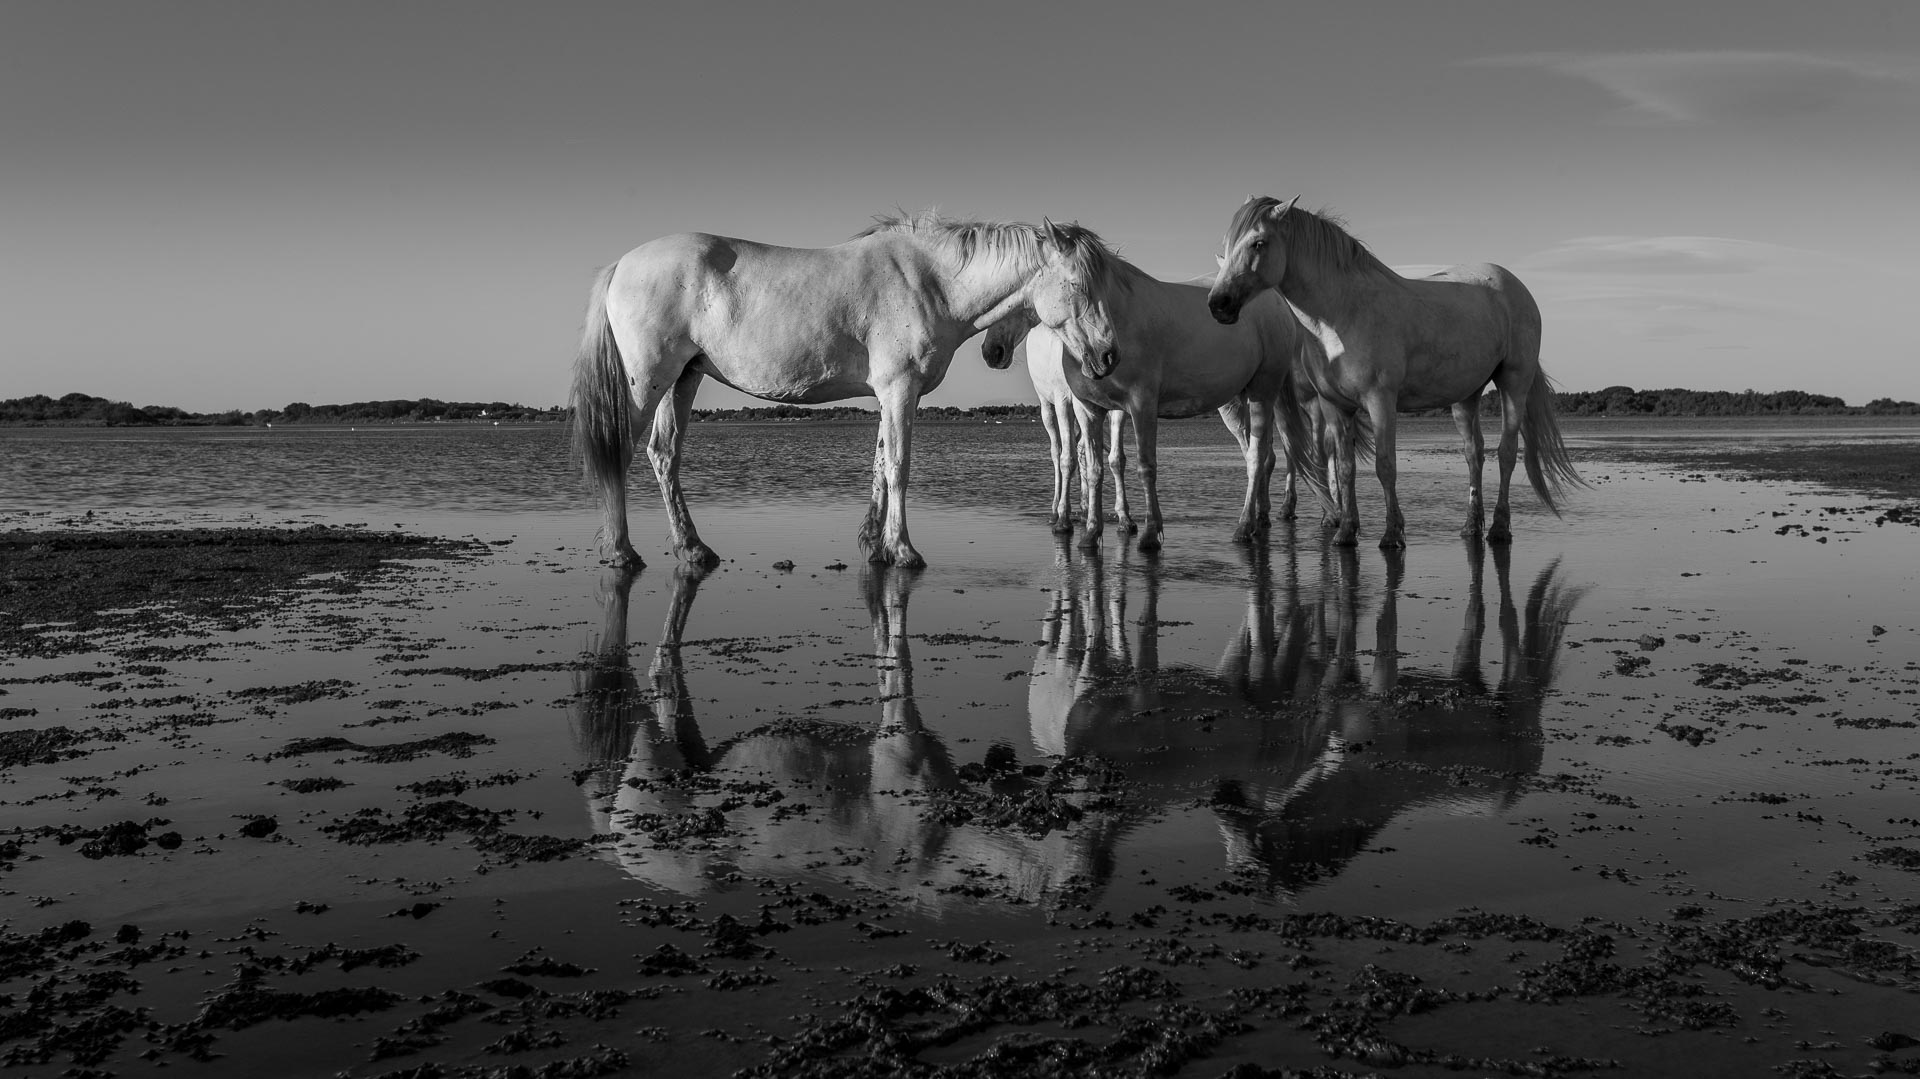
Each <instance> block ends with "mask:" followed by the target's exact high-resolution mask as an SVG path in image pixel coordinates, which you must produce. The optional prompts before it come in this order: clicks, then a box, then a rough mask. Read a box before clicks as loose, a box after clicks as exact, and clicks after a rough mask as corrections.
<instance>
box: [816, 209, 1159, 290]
mask: <svg viewBox="0 0 1920 1079" xmlns="http://www.w3.org/2000/svg"><path fill="white" fill-rule="evenodd" d="M1054 227H1055V228H1057V229H1059V230H1060V232H1061V233H1062V234H1063V235H1064V236H1066V238H1067V243H1068V247H1069V251H1068V257H1069V258H1070V259H1071V260H1072V261H1073V264H1074V268H1075V269H1076V270H1077V271H1078V272H1079V273H1080V275H1081V277H1082V279H1083V280H1085V281H1087V282H1088V283H1089V284H1091V285H1092V286H1093V287H1095V288H1097V289H1104V288H1105V287H1106V286H1107V285H1108V284H1109V283H1111V282H1112V281H1113V279H1114V275H1115V271H1116V270H1117V269H1120V268H1123V267H1124V268H1125V269H1129V270H1132V269H1134V267H1133V265H1132V264H1131V263H1128V262H1127V261H1126V260H1124V259H1122V258H1121V257H1120V255H1119V253H1118V252H1116V251H1114V249H1113V248H1111V247H1109V246H1108V245H1107V242H1106V241H1105V240H1102V239H1101V238H1100V237H1099V236H1098V235H1096V234H1095V233H1094V231H1093V230H1092V229H1090V228H1086V227H1085V226H1082V225H1077V224H1067V225H1055V226H1054ZM883 232H896V233H905V234H906V235H909V236H913V237H916V238H918V239H923V240H927V241H930V242H932V243H934V244H937V245H939V246H941V247H945V248H947V249H948V250H950V251H952V252H953V253H954V254H955V255H957V256H958V257H959V259H960V264H961V265H962V266H965V265H967V264H968V263H970V262H972V261H973V260H974V259H976V258H979V257H981V256H983V255H984V256H988V257H995V258H1006V259H1013V260H1015V261H1018V262H1019V263H1020V264H1022V265H1028V266H1031V265H1034V264H1037V263H1038V262H1039V261H1040V259H1041V248H1040V245H1041V243H1042V242H1043V240H1042V234H1041V231H1040V226H1038V225H1029V224H1027V223H1026V222H1024V221H955V220H951V219H949V218H945V217H942V216H940V214H939V213H937V212H935V211H933V210H923V211H921V212H920V213H917V214H909V213H904V212H896V213H891V214H875V215H874V217H873V224H871V225H868V226H867V227H866V228H864V229H861V230H860V231H859V232H857V233H855V234H854V235H853V239H856V240H859V239H864V238H866V237H868V236H874V235H878V234H880V233H883ZM1136 272H1137V271H1136Z"/></svg>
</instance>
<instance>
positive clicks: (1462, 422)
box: [1453, 394, 1487, 539]
mask: <svg viewBox="0 0 1920 1079" xmlns="http://www.w3.org/2000/svg"><path fill="white" fill-rule="evenodd" d="M1453 427H1454V430H1456V431H1459V432H1460V452H1461V453H1462V454H1464V455H1466V459H1467V522H1466V523H1465V524H1463V525H1461V526H1460V534H1461V535H1462V536H1464V537H1466V538H1467V539H1479V538H1480V530H1481V529H1482V528H1484V527H1485V526H1486V523H1487V521H1486V518H1487V511H1486V506H1485V503H1484V502H1483V501H1482V500H1481V497H1480V473H1481V462H1482V461H1484V460H1485V457H1486V453H1485V450H1486V446H1485V444H1484V443H1483V442H1482V441H1481V438H1480V395H1479V394H1475V395H1473V396H1472V397H1470V398H1468V399H1467V400H1465V401H1456V402H1454V405H1453Z"/></svg>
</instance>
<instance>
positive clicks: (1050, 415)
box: [1040, 399, 1073, 532]
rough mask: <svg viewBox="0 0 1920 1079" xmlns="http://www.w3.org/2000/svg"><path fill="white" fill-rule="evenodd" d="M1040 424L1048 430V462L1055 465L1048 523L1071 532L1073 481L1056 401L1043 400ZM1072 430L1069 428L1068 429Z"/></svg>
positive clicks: (1057, 529)
mask: <svg viewBox="0 0 1920 1079" xmlns="http://www.w3.org/2000/svg"><path fill="white" fill-rule="evenodd" d="M1040 426H1041V427H1043V428H1045V430H1046V432H1047V463H1048V464H1049V465H1051V466H1052V467H1053V499H1052V501H1051V502H1049V503H1048V504H1047V524H1048V525H1049V526H1050V527H1051V528H1052V529H1053V530H1054V531H1055V532H1062V531H1069V532H1070V531H1072V530H1073V521H1072V520H1071V519H1070V518H1067V509H1066V503H1067V501H1068V496H1067V484H1069V483H1071V482H1073V481H1072V477H1071V476H1070V475H1069V474H1068V467H1069V466H1068V465H1067V456H1066V455H1067V452H1068V451H1067V447H1065V446H1062V445H1061V444H1060V435H1061V431H1060V415H1059V413H1058V412H1057V411H1056V410H1055V404H1054V402H1052V401H1048V400H1044V399H1043V400H1041V402H1040ZM1071 430H1072V428H1068V431H1071ZM1062 525H1064V526H1065V527H1064V528H1063V527H1062Z"/></svg>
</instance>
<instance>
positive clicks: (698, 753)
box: [636, 565, 712, 771]
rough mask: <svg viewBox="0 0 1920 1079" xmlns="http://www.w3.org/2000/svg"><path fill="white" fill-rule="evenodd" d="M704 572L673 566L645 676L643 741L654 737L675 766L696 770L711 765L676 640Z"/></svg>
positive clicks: (652, 739) (685, 626)
mask: <svg viewBox="0 0 1920 1079" xmlns="http://www.w3.org/2000/svg"><path fill="white" fill-rule="evenodd" d="M707 572H708V571H707V569H706V568H705V567H703V566H694V565H682V566H676V567H674V571H673V595H672V596H671V597H670V598H669V599H668V602H667V617H666V621H665V622H664V623H662V624H661V627H660V644H659V646H658V647H657V648H655V649H654V650H653V663H652V664H651V665H650V666H649V667H648V668H647V679H648V681H649V682H650V683H651V684H652V686H653V726H654V732H653V733H652V735H651V737H649V738H648V739H646V741H647V742H648V743H649V744H650V745H651V744H653V743H654V742H655V740H656V739H657V740H658V742H659V743H660V745H661V747H662V748H664V747H665V746H667V745H671V747H672V750H671V751H670V752H671V754H672V755H675V756H677V757H678V758H679V765H678V766H679V767H685V768H693V769H697V770H700V771H705V770H706V769H708V768H710V767H712V761H711V760H710V759H709V754H708V752H707V743H706V739H705V738H704V737H703V736H702V735H701V733H700V724H699V721H698V720H697V719H696V718H695V717H694V714H693V695H692V694H691V693H689V692H687V669H686V666H685V664H683V663H681V661H680V642H681V640H682V639H683V637H684V635H685V633H686V628H687V616H688V615H689V614H691V613H692V611H693V600H694V597H695V596H697V595H698V594H699V592H700V582H701V581H703V580H705V579H706V576H707ZM638 741H639V740H638V739H636V742H638ZM636 755H637V754H636Z"/></svg>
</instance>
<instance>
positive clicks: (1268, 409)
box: [981, 256, 1323, 552]
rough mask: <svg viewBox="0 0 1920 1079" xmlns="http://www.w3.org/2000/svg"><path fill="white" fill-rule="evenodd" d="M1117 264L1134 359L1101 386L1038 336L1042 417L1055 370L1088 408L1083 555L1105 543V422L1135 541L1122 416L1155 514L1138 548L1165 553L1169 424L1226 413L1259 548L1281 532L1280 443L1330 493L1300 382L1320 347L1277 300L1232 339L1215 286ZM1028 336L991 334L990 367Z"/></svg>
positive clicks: (1117, 287) (1016, 324)
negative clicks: (1212, 296)
mask: <svg viewBox="0 0 1920 1079" xmlns="http://www.w3.org/2000/svg"><path fill="white" fill-rule="evenodd" d="M1109 261H1110V273H1109V276H1108V279H1107V288H1108V292H1107V294H1106V295H1105V297H1104V299H1105V300H1106V301H1107V309H1108V311H1109V313H1110V314H1111V316H1112V323H1111V324H1112V327H1113V334H1114V342H1115V347H1116V348H1118V349H1120V350H1121V351H1123V352H1125V353H1126V355H1127V363H1126V366H1125V367H1124V368H1121V369H1117V370H1115V371H1113V372H1112V373H1111V374H1110V375H1109V376H1108V377H1106V378H1103V379H1100V380H1097V381H1096V380H1095V379H1093V378H1091V377H1088V375H1087V373H1086V372H1087V365H1086V359H1085V354H1084V353H1081V352H1080V351H1079V349H1080V347H1081V346H1080V345H1079V344H1078V343H1077V342H1075V341H1074V340H1073V339H1072V338H1071V337H1068V336H1065V335H1061V334H1057V333H1042V332H1040V330H1039V329H1035V330H1034V331H1033V332H1031V333H1028V334H1027V366H1028V368H1029V369H1030V370H1032V371H1033V372H1035V374H1034V381H1035V386H1036V388H1041V380H1042V378H1043V377H1044V378H1047V379H1049V387H1048V388H1041V392H1042V395H1043V404H1042V409H1043V412H1042V415H1043V418H1044V416H1045V408H1046V405H1045V403H1044V401H1045V395H1046V394H1048V393H1050V392H1053V393H1057V391H1054V390H1052V389H1051V388H1050V387H1051V373H1052V372H1053V371H1056V370H1057V371H1059V372H1060V378H1061V379H1062V380H1063V382H1064V385H1065V390H1066V391H1067V393H1068V394H1069V395H1070V396H1071V398H1072V399H1073V400H1074V401H1075V402H1077V403H1076V405H1075V409H1076V415H1077V416H1078V419H1079V423H1078V425H1077V426H1078V428H1079V433H1080V436H1081V443H1082V450H1081V464H1082V468H1081V492H1082V494H1083V496H1084V499H1085V529H1084V531H1083V532H1082V534H1081V538H1080V543H1081V545H1082V546H1084V547H1094V546H1097V545H1098V544H1099V541H1100V531H1101V526H1102V521H1103V514H1102V513H1101V511H1100V458H1101V457H1102V455H1103V451H1104V450H1105V449H1106V446H1105V443H1106V441H1107V430H1103V424H1102V423H1101V420H1102V418H1103V417H1105V418H1106V419H1107V420H1108V421H1109V423H1110V425H1111V427H1110V430H1111V432H1112V437H1113V449H1112V457H1111V458H1110V460H1109V464H1110V465H1111V467H1112V468H1113V470H1114V482H1115V484H1116V485H1117V486H1119V488H1120V491H1121V493H1120V494H1118V495H1116V501H1117V502H1118V505H1119V509H1120V512H1121V524H1122V527H1124V528H1126V529H1127V530H1129V531H1131V530H1132V528H1133V522H1132V520H1131V518H1130V514H1129V513H1128V511H1127V508H1126V496H1125V493H1124V492H1125V487H1124V484H1123V483H1122V471H1123V470H1124V468H1125V464H1126V461H1125V455H1124V452H1123V451H1122V449H1121V447H1120V423H1121V417H1124V418H1125V419H1126V420H1129V421H1131V422H1132V423H1133V433H1134V440H1135V442H1136V445H1137V447H1138V452H1139V460H1140V476H1141V482H1142V484H1143V486H1144V487H1145V489H1146V504H1147V505H1146V518H1147V519H1146V527H1145V528H1144V529H1143V530H1142V531H1141V533H1140V542H1139V547H1140V549H1141V550H1142V551H1147V552H1152V551H1157V550H1159V549H1160V532H1161V516H1160V492H1159V485H1158V476H1159V424H1158V421H1159V420H1160V419H1161V418H1163V417H1164V418H1167V419H1183V418H1185V417H1188V416H1197V415H1199V414H1200V413H1202V412H1207V411H1213V410H1218V411H1219V412H1220V414H1221V418H1222V419H1223V420H1225V421H1226V424H1227V427H1228V429H1229V430H1231V431H1233V433H1234V438H1235V439H1236V440H1237V441H1239V443H1240V445H1241V448H1242V450H1243V451H1244V454H1245V458H1246V468H1247V489H1246V496H1245V499H1244V500H1243V504H1242V507H1241V513H1240V520H1239V523H1238V524H1237V525H1236V526H1235V527H1234V532H1233V538H1234V539H1235V540H1236V541H1237V542H1250V541H1252V540H1253V539H1255V538H1257V537H1259V536H1262V535H1264V534H1265V533H1266V531H1267V528H1268V526H1269V523H1270V513H1269V507H1268V500H1267V484H1268V480H1269V478H1270V477H1271V475H1272V472H1273V465H1274V447H1273V439H1274V437H1275V436H1276V434H1278V435H1279V437H1280V438H1281V442H1282V447H1283V449H1284V451H1285V453H1286V455H1287V458H1288V464H1289V469H1288V471H1289V474H1290V475H1293V474H1299V475H1304V476H1306V477H1307V478H1308V481H1309V482H1310V483H1312V484H1314V485H1315V488H1316V489H1319V488H1321V487H1322V486H1323V482H1322V481H1321V479H1320V477H1319V474H1318V471H1317V469H1316V468H1315V467H1314V465H1313V462H1312V460H1311V457H1312V453H1311V450H1310V447H1309V446H1308V440H1307V439H1306V437H1305V434H1306V424H1305V422H1304V420H1303V419H1302V417H1301V408H1300V401H1299V400H1298V398H1297V397H1296V394H1295V385H1294V381H1293V379H1294V371H1295V369H1296V367H1297V366H1301V365H1303V363H1304V361H1303V359H1302V358H1301V357H1300V356H1298V355H1297V353H1299V352H1300V351H1301V350H1303V349H1304V350H1309V351H1311V350H1314V349H1317V348H1318V347H1319V346H1318V343H1317V342H1316V341H1315V340H1314V339H1313V337H1312V336H1311V335H1309V334H1307V333H1305V332H1303V331H1302V330H1301V328H1300V325H1299V323H1298V322H1297V321H1295V319H1294V317H1293V314H1292V312H1290V311H1288V310H1287V306H1286V304H1284V303H1281V302H1279V301H1278V298H1277V297H1276V298H1275V299H1274V300H1272V301H1267V300H1261V301H1259V302H1257V303H1255V304H1253V305H1251V306H1250V307H1249V312H1248V313H1249V317H1248V319H1247V320H1246V322H1245V323H1244V324H1241V325H1235V326H1233V327H1231V328H1229V329H1227V330H1226V331H1225V332H1222V330H1221V327H1220V326H1218V325H1215V324H1214V322H1213V321H1212V320H1210V319H1209V318H1208V317H1207V306H1206V299H1207V290H1206V289H1205V288H1204V287H1202V286H1199V285H1189V284H1178V283H1174V282H1168V281H1160V280H1156V279H1155V278H1153V277H1151V276H1149V275H1148V274H1146V273H1145V272H1144V271H1142V270H1140V269H1139V268H1137V267H1135V266H1133V265H1132V264H1131V263H1128V262H1127V261H1126V260H1124V259H1121V258H1119V257H1118V256H1114V257H1112V258H1111V259H1110V260H1109ZM1048 329H1051V327H1048ZM1026 330H1027V327H1026V326H1025V325H1023V324H1022V323H1021V322H1020V320H1019V318H1018V316H1016V317H1014V318H1012V319H1008V320H1003V321H1002V322H1000V323H998V324H996V325H994V326H993V327H991V328H989V330H988V335H987V340H986V342H985V343H984V344H983V345H982V349H981V351H982V353H983V355H984V356H985V357H986V360H987V363H988V364H989V365H991V366H1001V367H1004V366H1005V365H1006V364H1007V363H1009V362H1011V360H1012V344H1015V343H1018V340H1019V336H1020V334H1022V333H1024V332H1026ZM1069 358H1078V359H1079V360H1080V364H1079V369H1077V370H1076V369H1075V368H1074V367H1073V366H1071V365H1070V364H1069V363H1068V359H1069ZM1276 423H1277V424H1278V426H1279V428H1280V430H1279V431H1277V432H1276V430H1275V426H1276ZM1050 441H1056V444H1057V440H1053V439H1050ZM1061 472H1062V467H1061V466H1060V465H1059V464H1058V463H1056V465H1055V468H1054V475H1055V483H1056V487H1055V499H1054V501H1055V514H1056V517H1055V523H1054V527H1055V528H1056V529H1060V530H1064V529H1063V528H1062V523H1063V522H1062V518H1061V515H1062V514H1064V512H1065V506H1064V502H1065V499H1064V497H1063V495H1062V492H1061V488H1060V486H1059V484H1060V482H1061V481H1060V477H1061Z"/></svg>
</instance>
